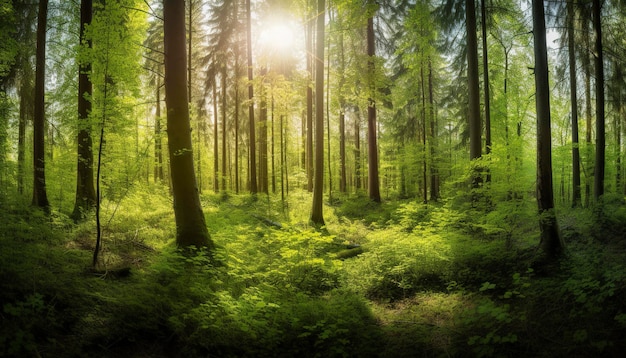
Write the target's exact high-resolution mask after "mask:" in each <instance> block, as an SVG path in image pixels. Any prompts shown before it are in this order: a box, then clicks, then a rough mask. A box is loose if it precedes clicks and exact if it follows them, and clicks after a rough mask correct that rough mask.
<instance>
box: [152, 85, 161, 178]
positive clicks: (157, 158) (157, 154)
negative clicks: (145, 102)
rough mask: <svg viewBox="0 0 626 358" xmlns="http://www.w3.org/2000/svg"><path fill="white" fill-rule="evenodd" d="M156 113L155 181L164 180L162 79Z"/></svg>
mask: <svg viewBox="0 0 626 358" xmlns="http://www.w3.org/2000/svg"><path fill="white" fill-rule="evenodd" d="M156 87H157V88H156V113H155V118H154V181H155V182H162V181H163V140H162V137H161V136H162V134H161V79H160V77H158V79H157V84H156Z"/></svg>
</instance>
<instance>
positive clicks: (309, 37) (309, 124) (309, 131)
mask: <svg viewBox="0 0 626 358" xmlns="http://www.w3.org/2000/svg"><path fill="white" fill-rule="evenodd" d="M308 2H309V0H307V4H308ZM313 14H314V11H313V10H312V9H311V10H310V11H309V12H308V13H307V17H308V19H307V21H306V27H305V42H306V53H307V54H306V69H307V74H308V78H309V81H310V82H312V80H313V62H315V61H316V59H314V56H313V29H314V28H315V26H314V22H313V20H315V19H316V17H315V16H313ZM317 16H319V14H317ZM315 63H317V62H315ZM312 86H313V84H312V83H308V84H307V87H306V151H305V153H306V176H307V190H308V191H312V190H313V175H314V174H313V173H314V169H313V87H312ZM316 89H317V88H316Z"/></svg>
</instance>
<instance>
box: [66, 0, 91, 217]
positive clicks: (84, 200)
mask: <svg viewBox="0 0 626 358" xmlns="http://www.w3.org/2000/svg"><path fill="white" fill-rule="evenodd" d="M92 9H93V7H92V1H91V0H82V1H81V2H80V36H79V39H80V44H81V45H85V26H87V25H89V24H91V18H92ZM86 45H87V46H88V47H89V48H91V40H87V42H86ZM90 73H91V62H90V61H88V62H87V63H80V65H79V66H78V123H79V131H78V165H77V171H76V201H75V203H74V211H73V213H72V218H73V219H74V220H79V219H81V218H82V217H83V216H84V213H85V212H86V211H89V210H92V209H93V207H94V205H95V203H96V189H95V187H94V177H93V143H92V138H91V125H90V123H89V113H90V112H91V95H92V92H93V89H92V84H91V81H90V79H89V75H90Z"/></svg>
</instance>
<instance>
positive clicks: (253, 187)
mask: <svg viewBox="0 0 626 358" xmlns="http://www.w3.org/2000/svg"><path fill="white" fill-rule="evenodd" d="M246 14H247V19H246V21H247V23H246V31H247V53H248V101H249V102H250V103H249V104H248V118H249V131H250V136H249V138H248V139H249V141H250V151H249V154H248V155H249V157H250V159H249V160H250V192H252V194H256V193H257V192H258V187H257V178H256V174H257V173H256V135H255V128H254V84H253V82H252V81H253V79H254V78H253V75H252V12H251V11H250V0H246Z"/></svg>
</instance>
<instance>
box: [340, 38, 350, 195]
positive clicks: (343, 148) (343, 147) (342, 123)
mask: <svg viewBox="0 0 626 358" xmlns="http://www.w3.org/2000/svg"><path fill="white" fill-rule="evenodd" d="M338 48H339V51H340V52H339V86H338V87H339V88H338V92H339V94H338V96H339V162H340V164H339V165H340V169H339V171H340V172H341V173H340V177H339V191H340V192H342V193H345V192H346V191H347V190H348V188H347V180H346V100H345V97H344V95H343V86H344V84H345V76H344V71H345V67H346V65H345V64H346V60H345V53H344V48H343V32H339V44H338Z"/></svg>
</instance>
